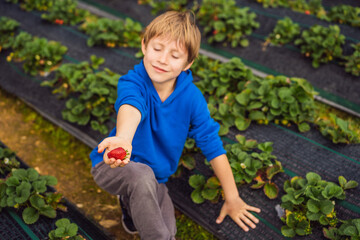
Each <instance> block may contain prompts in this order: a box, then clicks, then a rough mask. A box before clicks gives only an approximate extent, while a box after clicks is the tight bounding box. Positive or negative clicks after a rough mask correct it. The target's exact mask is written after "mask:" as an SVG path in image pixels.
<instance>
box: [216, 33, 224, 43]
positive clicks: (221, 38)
mask: <svg viewBox="0 0 360 240" xmlns="http://www.w3.org/2000/svg"><path fill="white" fill-rule="evenodd" d="M225 38H226V34H225V33H217V34H216V35H215V36H214V39H215V41H217V42H222V41H224V40H225Z"/></svg>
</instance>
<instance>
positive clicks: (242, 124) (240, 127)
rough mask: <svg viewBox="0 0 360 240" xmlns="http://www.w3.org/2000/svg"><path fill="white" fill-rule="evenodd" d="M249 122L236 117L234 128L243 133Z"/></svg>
mask: <svg viewBox="0 0 360 240" xmlns="http://www.w3.org/2000/svg"><path fill="white" fill-rule="evenodd" d="M250 123H251V120H250V119H245V118H240V117H237V118H236V119H235V126H236V128H237V129H238V130H240V131H244V130H246V129H247V128H248V127H249V126H250Z"/></svg>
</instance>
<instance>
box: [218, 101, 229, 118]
mask: <svg viewBox="0 0 360 240" xmlns="http://www.w3.org/2000/svg"><path fill="white" fill-rule="evenodd" d="M228 111H229V106H228V105H226V104H225V103H220V104H219V113H220V115H222V116H224V115H227V114H228Z"/></svg>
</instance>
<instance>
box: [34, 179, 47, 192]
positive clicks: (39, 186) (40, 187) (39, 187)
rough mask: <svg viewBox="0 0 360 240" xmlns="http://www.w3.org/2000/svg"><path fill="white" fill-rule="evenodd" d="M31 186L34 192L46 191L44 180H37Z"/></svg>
mask: <svg viewBox="0 0 360 240" xmlns="http://www.w3.org/2000/svg"><path fill="white" fill-rule="evenodd" d="M32 186H33V188H34V190H35V191H36V192H39V193H43V192H45V191H46V181H45V180H38V181H35V182H33V183H32Z"/></svg>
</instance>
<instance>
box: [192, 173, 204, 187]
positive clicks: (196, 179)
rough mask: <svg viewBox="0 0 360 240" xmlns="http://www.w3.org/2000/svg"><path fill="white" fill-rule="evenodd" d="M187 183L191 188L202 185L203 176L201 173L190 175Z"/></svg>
mask: <svg viewBox="0 0 360 240" xmlns="http://www.w3.org/2000/svg"><path fill="white" fill-rule="evenodd" d="M189 184H190V186H191V187H193V188H195V189H196V188H199V187H202V186H204V184H205V177H204V176H203V175H199V174H197V175H192V176H191V177H190V178H189Z"/></svg>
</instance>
